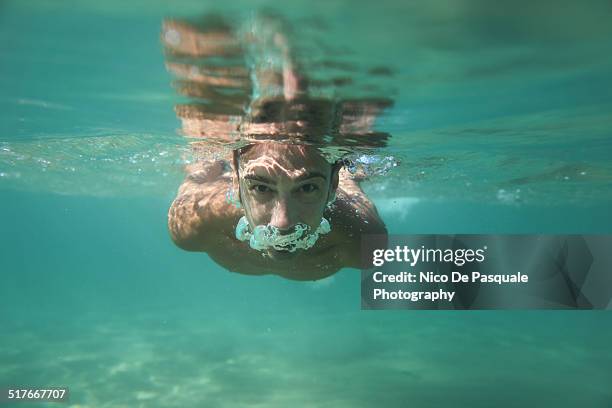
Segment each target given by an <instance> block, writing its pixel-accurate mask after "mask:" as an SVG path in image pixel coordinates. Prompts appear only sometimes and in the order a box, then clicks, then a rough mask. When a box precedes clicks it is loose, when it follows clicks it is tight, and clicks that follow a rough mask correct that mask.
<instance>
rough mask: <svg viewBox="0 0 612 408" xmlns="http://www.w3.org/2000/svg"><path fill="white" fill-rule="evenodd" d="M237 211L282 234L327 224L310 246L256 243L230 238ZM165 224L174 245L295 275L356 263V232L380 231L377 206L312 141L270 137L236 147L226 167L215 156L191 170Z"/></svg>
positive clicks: (238, 268)
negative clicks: (234, 196) (230, 195)
mask: <svg viewBox="0 0 612 408" xmlns="http://www.w3.org/2000/svg"><path fill="white" fill-rule="evenodd" d="M232 173H233V174H232ZM232 176H233V177H232ZM232 179H234V180H232ZM232 188H234V189H235V191H238V192H239V193H238V197H239V198H238V200H239V203H240V207H241V208H237V207H236V206H234V205H232V204H231V203H229V202H228V200H226V195H227V191H228V190H230V189H232ZM334 198H335V199H334ZM243 216H244V217H246V220H247V222H248V224H249V226H250V227H251V228H254V227H256V226H261V225H267V226H270V227H272V228H275V229H277V230H278V232H279V233H280V235H281V237H282V235H283V234H290V233H294V232H295V228H296V226H298V225H306V226H307V227H308V229H309V231H311V232H312V231H316V230H317V229H318V228H319V226H320V224H321V222H322V220H323V218H325V219H326V220H328V221H329V223H330V227H331V231H330V232H329V233H325V234H320V235H319V237H318V240H316V242H315V243H314V245H313V246H312V247H311V248H309V249H295V248H291V247H290V246H288V247H287V248H283V249H275V248H273V247H268V248H265V249H264V250H262V251H258V250H256V249H253V248H251V247H250V245H249V243H248V242H244V241H239V240H238V239H237V238H236V231H235V227H236V225H237V224H238V223H239V220H240V219H241V217H243ZM168 226H169V230H170V234H171V236H172V239H173V240H174V242H175V243H176V244H177V245H178V246H179V247H181V248H183V249H185V250H190V251H203V252H207V253H208V254H209V256H210V257H211V258H212V259H213V260H214V261H215V262H217V263H218V264H220V265H221V266H223V267H225V268H227V269H229V270H231V271H234V272H239V273H244V274H250V275H263V274H276V275H280V276H283V277H285V278H289V279H296V280H316V279H322V278H325V277H327V276H330V275H332V274H334V273H335V272H337V271H338V270H339V269H341V268H343V267H353V268H359V267H360V265H361V263H360V262H361V257H360V245H361V235H362V234H386V229H385V226H384V223H383V222H382V220H381V219H380V217H379V216H378V213H377V211H376V208H375V206H374V205H373V204H372V202H371V201H370V200H369V199H368V198H367V197H366V196H365V194H364V193H363V192H362V191H361V189H360V188H359V186H358V185H357V182H356V181H354V180H351V179H350V178H349V177H348V176H347V174H346V171H345V170H343V169H342V168H341V164H339V163H336V164H334V165H331V164H330V163H328V162H327V160H326V159H325V158H323V156H322V155H321V154H320V153H319V151H318V150H317V149H316V148H314V147H311V146H305V145H302V146H300V145H288V144H278V143H271V142H268V143H258V144H254V145H252V146H249V147H248V148H247V149H242V152H240V151H238V152H236V160H234V165H233V166H232V168H231V169H227V168H226V167H224V165H223V162H221V161H217V162H214V163H212V164H209V165H208V166H206V167H203V168H200V169H198V170H195V171H194V172H193V173H192V174H191V175H189V176H188V177H187V179H186V180H185V182H184V183H183V185H182V186H181V187H180V189H179V194H178V196H177V198H176V199H175V200H174V203H173V204H172V206H171V208H170V211H169V217H168ZM292 249H293V251H291V250H292Z"/></svg>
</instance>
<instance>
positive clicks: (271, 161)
mask: <svg viewBox="0 0 612 408" xmlns="http://www.w3.org/2000/svg"><path fill="white" fill-rule="evenodd" d="M328 167H329V165H328V166H327V167H325V166H324V165H316V164H314V163H313V164H310V165H308V164H307V163H302V165H301V166H299V165H298V166H296V165H293V163H287V162H286V161H285V160H279V159H277V158H275V157H270V156H261V157H258V158H256V159H252V160H249V161H246V162H242V163H241V165H240V168H241V173H242V176H243V177H245V178H254V179H257V178H262V177H264V178H265V177H268V178H279V177H286V178H289V179H291V180H296V181H299V180H304V179H308V178H312V177H322V178H324V179H327V175H328V172H329V168H328Z"/></svg>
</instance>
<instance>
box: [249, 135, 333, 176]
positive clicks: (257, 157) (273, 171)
mask: <svg viewBox="0 0 612 408" xmlns="http://www.w3.org/2000/svg"><path fill="white" fill-rule="evenodd" d="M239 165H240V169H241V173H242V174H243V175H244V176H246V175H247V174H260V175H262V174H268V175H270V176H275V175H276V176H286V177H290V178H292V179H293V178H299V177H304V175H305V174H308V173H323V174H327V173H328V172H329V169H330V168H331V165H330V164H329V163H328V162H327V160H325V158H324V157H323V156H322V155H321V153H320V152H319V151H318V150H317V149H316V148H313V147H310V146H296V145H280V144H269V145H258V146H254V147H252V148H250V149H249V150H248V151H247V152H246V153H245V154H242V155H240V160H239Z"/></svg>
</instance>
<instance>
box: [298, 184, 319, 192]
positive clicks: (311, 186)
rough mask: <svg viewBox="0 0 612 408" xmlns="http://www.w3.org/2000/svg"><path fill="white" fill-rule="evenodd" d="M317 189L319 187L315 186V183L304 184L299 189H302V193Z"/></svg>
mask: <svg viewBox="0 0 612 408" xmlns="http://www.w3.org/2000/svg"><path fill="white" fill-rule="evenodd" d="M318 189H319V187H317V185H316V184H304V185H303V186H302V187H301V190H302V191H303V192H304V193H314V192H315V191H317V190H318Z"/></svg>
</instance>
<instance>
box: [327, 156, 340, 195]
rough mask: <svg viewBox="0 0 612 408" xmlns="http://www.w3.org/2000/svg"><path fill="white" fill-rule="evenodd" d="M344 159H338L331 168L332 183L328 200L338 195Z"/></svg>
mask: <svg viewBox="0 0 612 408" xmlns="http://www.w3.org/2000/svg"><path fill="white" fill-rule="evenodd" d="M342 164H343V163H342V161H340V160H338V161H337V162H336V163H334V164H333V165H332V169H331V185H330V191H329V195H328V197H329V198H328V200H330V201H333V197H335V196H336V191H337V190H338V184H339V183H340V169H341V168H342Z"/></svg>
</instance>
